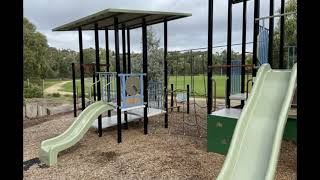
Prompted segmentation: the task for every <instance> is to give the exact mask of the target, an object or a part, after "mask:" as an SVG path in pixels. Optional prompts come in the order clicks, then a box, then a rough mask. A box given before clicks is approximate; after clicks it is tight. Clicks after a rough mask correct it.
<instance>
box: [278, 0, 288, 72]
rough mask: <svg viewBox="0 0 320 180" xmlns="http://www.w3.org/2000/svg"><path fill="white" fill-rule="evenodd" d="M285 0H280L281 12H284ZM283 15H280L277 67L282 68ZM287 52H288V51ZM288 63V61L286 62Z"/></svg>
mask: <svg viewBox="0 0 320 180" xmlns="http://www.w3.org/2000/svg"><path fill="white" fill-rule="evenodd" d="M284 6H285V0H281V9H280V11H281V14H283V13H284ZM283 47H284V16H281V17H280V50H279V58H280V59H279V68H280V69H283V68H284V52H283V50H284V49H283ZM288 53H289V52H288ZM288 63H289V62H288Z"/></svg>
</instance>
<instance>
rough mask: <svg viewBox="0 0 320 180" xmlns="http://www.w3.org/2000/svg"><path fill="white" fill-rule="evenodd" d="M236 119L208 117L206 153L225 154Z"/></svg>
mask: <svg viewBox="0 0 320 180" xmlns="http://www.w3.org/2000/svg"><path fill="white" fill-rule="evenodd" d="M236 124H237V119H233V118H228V117H221V116H210V115H209V116H208V135H207V137H208V152H216V153H219V154H224V155H225V154H227V152H228V148H229V145H230V142H231V139H232V134H233V131H234V128H235V127H236Z"/></svg>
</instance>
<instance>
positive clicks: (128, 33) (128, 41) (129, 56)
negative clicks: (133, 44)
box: [127, 28, 131, 73]
mask: <svg viewBox="0 0 320 180" xmlns="http://www.w3.org/2000/svg"><path fill="white" fill-rule="evenodd" d="M127 46H128V55H127V57H128V71H127V72H128V73H131V52H130V29H129V28H128V29H127Z"/></svg>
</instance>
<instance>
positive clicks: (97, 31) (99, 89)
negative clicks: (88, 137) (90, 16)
mask: <svg viewBox="0 0 320 180" xmlns="http://www.w3.org/2000/svg"><path fill="white" fill-rule="evenodd" d="M94 39H95V48H96V72H100V55H99V29H98V24H94ZM99 80H100V77H99V75H98V74H97V82H98V83H97V96H98V101H100V100H101V84H100V81H99ZM98 134H99V137H101V136H102V116H101V115H100V116H99V117H98Z"/></svg>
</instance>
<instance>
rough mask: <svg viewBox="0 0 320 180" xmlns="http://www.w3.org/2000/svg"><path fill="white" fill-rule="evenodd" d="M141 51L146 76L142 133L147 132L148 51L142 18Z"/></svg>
mask: <svg viewBox="0 0 320 180" xmlns="http://www.w3.org/2000/svg"><path fill="white" fill-rule="evenodd" d="M142 39H143V41H142V53H143V73H145V74H146V76H145V77H144V78H143V88H144V92H143V97H144V102H145V103H146V104H145V107H144V121H143V122H144V123H143V124H144V134H148V51H147V24H146V19H145V18H143V19H142Z"/></svg>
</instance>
